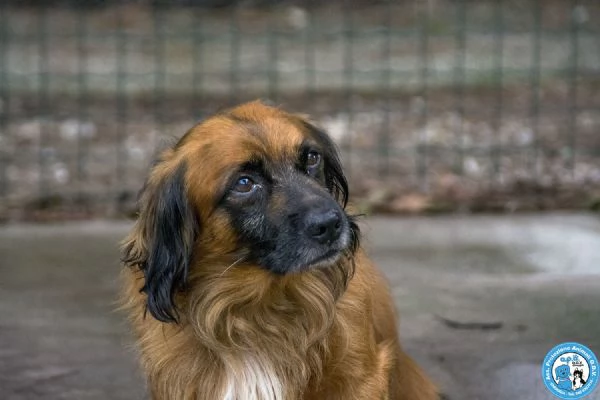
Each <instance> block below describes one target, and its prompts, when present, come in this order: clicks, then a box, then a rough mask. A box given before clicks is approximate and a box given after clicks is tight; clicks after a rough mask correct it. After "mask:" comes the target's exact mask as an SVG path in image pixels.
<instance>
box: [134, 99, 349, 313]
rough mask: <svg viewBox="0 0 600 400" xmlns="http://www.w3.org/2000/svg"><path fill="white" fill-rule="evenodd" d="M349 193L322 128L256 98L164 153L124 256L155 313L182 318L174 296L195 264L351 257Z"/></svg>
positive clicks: (325, 263) (305, 262)
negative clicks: (139, 274)
mask: <svg viewBox="0 0 600 400" xmlns="http://www.w3.org/2000/svg"><path fill="white" fill-rule="evenodd" d="M347 199H348V184H347V181H346V178H345V177H344V174H343V172H342V167H341V164H340V160H339V157H338V155H337V152H336V149H335V146H334V144H333V143H332V141H331V140H330V139H329V138H328V136H327V135H326V134H325V133H324V132H323V131H321V130H320V129H318V128H317V127H315V126H314V125H313V124H311V123H310V122H309V121H308V120H306V119H305V118H303V117H301V116H298V115H294V114H289V113H286V112H284V111H282V110H280V109H277V108H273V107H268V106H265V105H263V104H262V103H260V102H252V103H248V104H245V105H242V106H239V107H237V108H234V109H232V110H229V111H227V112H223V113H220V114H218V115H216V116H214V117H211V118H209V119H207V120H206V121H204V122H203V123H201V124H199V125H197V126H195V127H194V128H192V129H191V130H190V131H189V132H188V133H187V134H185V135H184V136H183V137H182V138H181V139H180V140H179V142H178V143H177V144H176V145H175V146H174V147H173V148H171V149H168V150H166V151H165V152H163V153H162V155H161V157H160V159H159V161H158V163H157V164H156V165H155V166H154V167H153V169H152V171H151V172H150V176H149V178H148V180H147V182H146V185H145V187H144V189H143V191H142V194H141V197H140V214H139V218H138V221H137V223H136V225H135V227H134V229H133V230H132V232H131V234H130V235H129V237H128V238H127V239H126V241H125V243H124V246H123V252H124V262H125V264H127V265H130V266H132V267H136V268H139V269H141V270H142V271H143V273H144V278H145V283H144V286H143V288H142V291H144V292H145V293H146V294H147V308H148V310H149V311H150V313H151V314H152V315H153V316H154V317H155V318H157V319H158V320H161V321H165V322H169V321H175V320H176V319H177V307H176V303H177V302H176V301H175V297H176V296H177V293H181V292H185V290H186V284H187V283H188V275H189V273H191V272H193V269H194V268H209V267H210V266H213V265H218V266H219V267H218V268H217V270H213V271H212V273H211V274H209V275H206V274H205V278H206V279H217V278H218V277H220V276H223V275H224V274H226V273H228V271H229V270H230V269H232V268H233V269H242V270H243V269H244V268H248V271H251V270H254V271H255V270H256V267H258V268H260V270H262V271H266V272H267V273H268V274H271V275H274V276H289V275H291V274H303V273H307V272H309V271H311V270H315V269H327V268H328V267H331V266H333V265H334V264H335V265H337V264H340V263H341V262H343V260H346V258H348V256H350V255H351V254H352V253H353V251H354V250H355V249H356V247H357V246H358V228H357V227H356V225H355V223H354V222H353V221H352V219H351V218H350V217H349V216H348V215H347V214H346V213H345V211H344V208H345V206H346V202H347ZM346 263H347V264H348V262H346ZM249 266H252V268H251V267H249ZM190 270H192V271H190Z"/></svg>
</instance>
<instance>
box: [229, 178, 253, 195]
mask: <svg viewBox="0 0 600 400" xmlns="http://www.w3.org/2000/svg"><path fill="white" fill-rule="evenodd" d="M255 189H256V183H255V182H254V181H253V180H252V178H250V177H247V176H242V177H241V178H239V179H238V180H237V182H236V183H235V186H234V187H233V190H234V191H236V192H238V193H250V192H252V191H254V190H255Z"/></svg>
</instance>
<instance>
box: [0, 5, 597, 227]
mask: <svg viewBox="0 0 600 400" xmlns="http://www.w3.org/2000/svg"><path fill="white" fill-rule="evenodd" d="M13 3H16V4H18V3H19V2H13ZM30 3H31V2H30ZM33 3H44V1H38V2H33ZM115 3H116V4H115ZM159 3H160V2H159ZM163 3H164V2H163ZM205 3H206V2H202V1H198V2H194V1H193V0H190V1H187V2H185V4H187V5H188V6H186V7H183V6H179V7H173V6H171V7H157V6H156V4H158V3H156V4H154V5H153V4H146V3H144V2H135V3H133V2H132V3H129V2H122V3H120V2H110V3H102V2H94V3H93V4H94V5H95V7H93V8H89V7H77V2H69V5H70V6H64V5H63V6H61V7H58V6H54V7H48V6H43V5H42V6H39V5H38V6H37V7H33V6H29V7H24V6H16V5H12V4H11V2H10V1H5V2H2V3H1V5H0V220H2V219H4V220H7V219H9V220H12V219H17V220H20V219H46V218H87V217H90V216H119V215H125V214H129V213H131V212H132V211H133V210H134V208H135V206H134V203H135V197H136V193H137V191H138V189H139V188H140V187H141V185H142V182H143V179H144V176H145V173H146V171H147V168H148V166H149V165H150V162H151V160H152V158H153V156H154V154H155V152H156V149H157V148H160V147H161V146H164V145H165V143H168V142H169V141H170V140H171V138H174V137H178V136H180V135H181V134H183V133H184V132H185V131H186V130H187V129H188V128H189V127H190V126H191V125H192V124H193V123H195V122H197V121H198V120H200V119H202V118H203V117H205V116H206V115H208V114H210V113H212V112H214V111H216V110H218V109H219V108H222V107H226V106H229V105H233V104H236V103H239V102H242V101H245V100H249V99H253V98H257V97H258V98H265V99H270V100H271V101H274V102H276V103H279V104H281V105H283V106H285V107H287V108H290V109H294V110H297V111H301V112H305V113H310V114H312V115H313V116H314V117H315V119H316V120H317V121H319V122H320V124H321V125H322V126H323V127H324V128H325V129H326V130H328V132H329V133H330V134H331V135H332V137H333V138H334V139H335V140H336V141H337V143H338V144H339V146H340V148H341V149H342V153H343V158H344V164H345V166H346V169H347V171H348V173H349V175H350V178H351V182H352V188H353V191H352V192H353V196H354V199H355V202H356V203H357V204H358V205H359V207H361V208H363V209H366V210H380V211H397V212H417V211H424V210H425V211H443V210H456V209H467V210H520V209H527V210H531V209H546V208H565V207H568V208H581V207H595V206H597V205H598V203H599V202H600V200H599V199H600V4H599V3H598V2H597V1H594V0H588V1H570V0H569V1H567V0H564V1H542V0H527V1H508V0H504V1H503V0H497V1H467V0H454V1H444V0H429V1H391V0H390V1H387V2H353V3H350V2H339V1H336V2H321V3H319V2H314V1H313V2H293V3H291V2H264V3H262V4H255V3H250V4H249V3H247V2H242V3H241V4H238V5H235V6H232V5H230V6H229V7H225V8H210V7H206V6H203V5H204V4H205ZM217 3H218V2H217ZM229 3H233V2H229ZM274 3H275V4H274ZM80 4H85V2H81V3H80ZM103 4H104V5H103ZM193 5H196V6H195V7H194V6H193Z"/></svg>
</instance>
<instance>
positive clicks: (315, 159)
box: [306, 151, 321, 168]
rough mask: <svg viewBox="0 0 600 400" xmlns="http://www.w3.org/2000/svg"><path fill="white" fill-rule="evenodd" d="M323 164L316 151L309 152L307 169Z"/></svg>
mask: <svg viewBox="0 0 600 400" xmlns="http://www.w3.org/2000/svg"><path fill="white" fill-rule="evenodd" d="M320 163H321V155H320V154H319V153H317V152H316V151H309V152H308V154H307V155H306V167H307V168H315V167H316V166H318V165H319V164H320Z"/></svg>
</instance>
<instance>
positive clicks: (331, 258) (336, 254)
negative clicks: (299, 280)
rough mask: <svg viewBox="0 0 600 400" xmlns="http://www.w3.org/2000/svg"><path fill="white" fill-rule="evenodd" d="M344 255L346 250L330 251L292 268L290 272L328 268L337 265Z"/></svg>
mask: <svg viewBox="0 0 600 400" xmlns="http://www.w3.org/2000/svg"><path fill="white" fill-rule="evenodd" d="M343 255H344V250H328V251H326V252H324V253H323V254H321V255H319V256H316V257H314V258H312V259H309V260H307V261H306V262H304V263H300V264H298V265H297V266H295V267H293V268H291V269H290V271H289V272H290V273H294V272H295V273H298V272H304V271H309V270H311V269H317V268H327V267H330V266H332V265H334V264H336V263H337V262H338V261H339V260H340V258H342V256H343Z"/></svg>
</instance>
